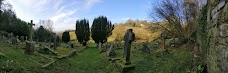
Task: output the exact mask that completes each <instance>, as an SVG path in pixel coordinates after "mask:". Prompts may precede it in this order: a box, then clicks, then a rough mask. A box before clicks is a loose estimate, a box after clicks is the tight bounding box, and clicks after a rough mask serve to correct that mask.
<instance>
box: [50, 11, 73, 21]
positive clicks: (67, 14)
mask: <svg viewBox="0 0 228 73" xmlns="http://www.w3.org/2000/svg"><path fill="white" fill-rule="evenodd" d="M76 11H77V10H74V11H69V12H66V13H60V14H57V15H56V16H53V17H51V18H50V19H51V20H52V21H53V22H54V23H55V22H57V21H58V20H59V19H61V18H63V17H66V16H70V15H72V14H74V13H75V12H76Z"/></svg>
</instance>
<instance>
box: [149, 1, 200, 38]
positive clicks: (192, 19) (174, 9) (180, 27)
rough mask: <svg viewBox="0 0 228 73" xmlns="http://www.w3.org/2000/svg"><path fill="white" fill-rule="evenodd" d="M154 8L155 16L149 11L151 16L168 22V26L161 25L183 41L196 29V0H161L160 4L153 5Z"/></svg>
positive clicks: (197, 12) (197, 9)
mask: <svg viewBox="0 0 228 73" xmlns="http://www.w3.org/2000/svg"><path fill="white" fill-rule="evenodd" d="M154 10H155V16H154V15H153V12H151V14H150V15H151V17H152V18H158V20H162V21H164V22H168V23H167V26H168V27H164V26H162V27H163V28H164V29H165V30H166V31H168V32H170V33H173V34H175V35H177V36H179V37H180V38H181V39H183V40H184V41H186V40H188V39H189V38H190V37H191V35H192V33H193V32H195V31H196V30H197V26H198V24H197V19H198V14H199V12H200V10H199V4H198V0H163V1H162V2H161V4H159V5H158V6H155V7H154Z"/></svg>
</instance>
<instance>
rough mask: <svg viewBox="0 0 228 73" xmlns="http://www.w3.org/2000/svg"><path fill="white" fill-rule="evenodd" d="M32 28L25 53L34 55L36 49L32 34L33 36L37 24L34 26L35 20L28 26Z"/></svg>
mask: <svg viewBox="0 0 228 73" xmlns="http://www.w3.org/2000/svg"><path fill="white" fill-rule="evenodd" d="M28 25H29V26H30V30H29V31H30V33H29V41H26V50H25V53H27V54H34V49H35V42H34V41H33V40H32V34H33V28H32V26H34V25H35V24H33V20H31V23H29V24H28Z"/></svg>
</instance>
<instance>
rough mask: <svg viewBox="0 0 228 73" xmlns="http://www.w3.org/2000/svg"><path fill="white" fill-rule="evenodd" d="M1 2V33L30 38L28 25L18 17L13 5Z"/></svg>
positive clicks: (0, 0) (1, 0)
mask: <svg viewBox="0 0 228 73" xmlns="http://www.w3.org/2000/svg"><path fill="white" fill-rule="evenodd" d="M3 1H4V0H0V31H6V32H8V33H11V32H12V33H13V34H14V35H18V36H28V32H29V27H28V25H27V24H28V23H27V22H25V21H22V20H21V19H19V18H17V17H16V14H15V12H14V11H13V10H12V8H13V7H12V5H10V4H9V3H4V2H3Z"/></svg>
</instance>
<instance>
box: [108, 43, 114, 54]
mask: <svg viewBox="0 0 228 73" xmlns="http://www.w3.org/2000/svg"><path fill="white" fill-rule="evenodd" d="M107 56H110V57H113V56H116V52H115V49H114V44H113V43H112V44H111V46H110V48H109V50H108V51H107Z"/></svg>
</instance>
